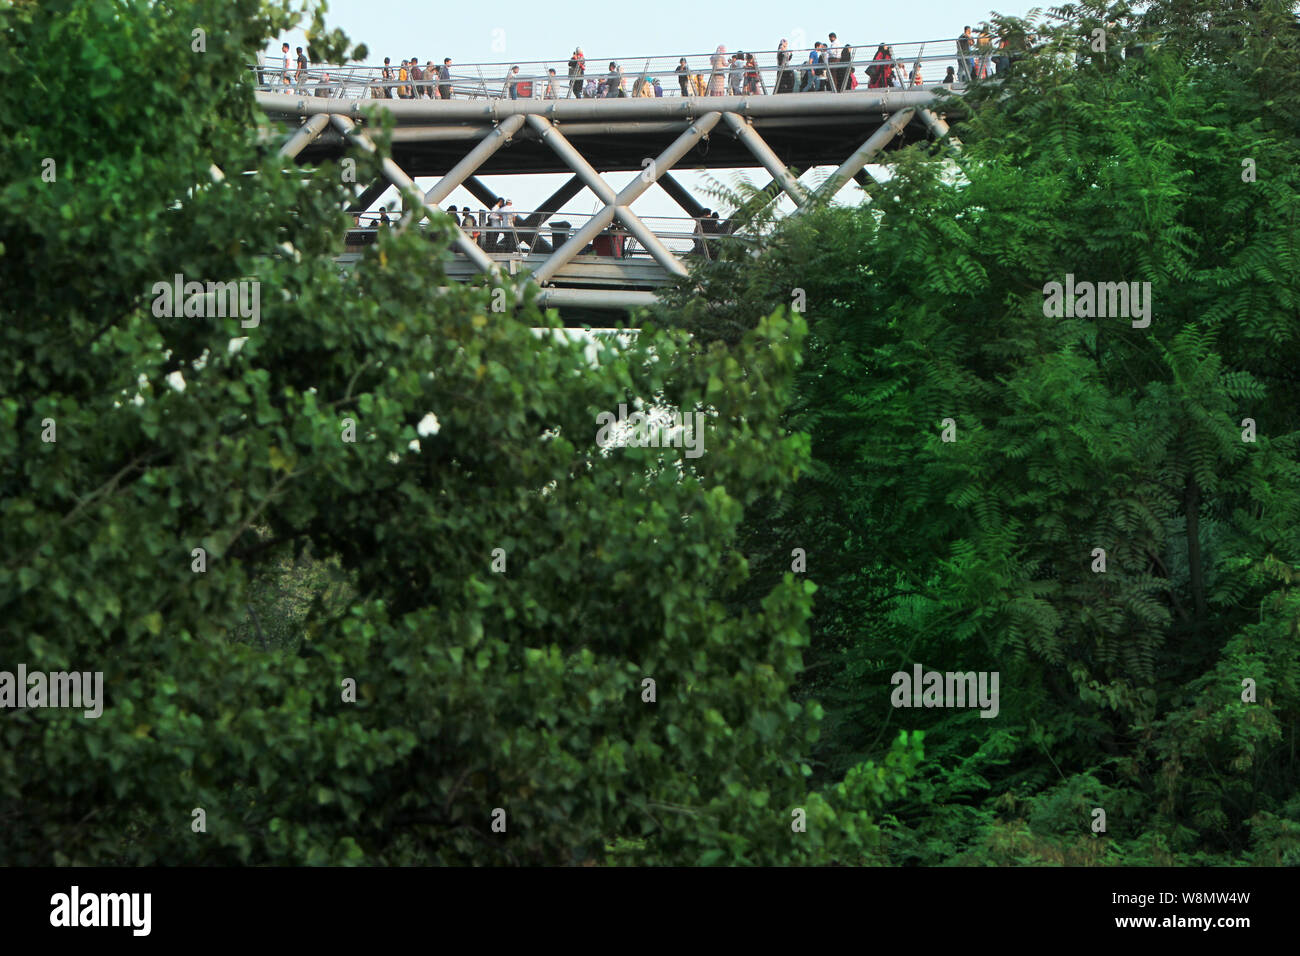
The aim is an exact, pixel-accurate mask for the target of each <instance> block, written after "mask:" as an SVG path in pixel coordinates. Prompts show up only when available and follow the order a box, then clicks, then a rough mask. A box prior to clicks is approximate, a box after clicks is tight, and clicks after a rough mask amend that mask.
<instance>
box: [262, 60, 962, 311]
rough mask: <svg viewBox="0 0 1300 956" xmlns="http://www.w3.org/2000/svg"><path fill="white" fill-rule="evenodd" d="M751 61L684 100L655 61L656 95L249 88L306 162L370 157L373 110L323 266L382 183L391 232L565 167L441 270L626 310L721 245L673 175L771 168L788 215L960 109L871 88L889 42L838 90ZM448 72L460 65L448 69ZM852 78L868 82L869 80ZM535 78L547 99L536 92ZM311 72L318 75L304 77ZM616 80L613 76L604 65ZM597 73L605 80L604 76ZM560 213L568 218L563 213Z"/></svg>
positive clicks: (918, 63) (806, 74)
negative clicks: (455, 203) (617, 177)
mask: <svg viewBox="0 0 1300 956" xmlns="http://www.w3.org/2000/svg"><path fill="white" fill-rule="evenodd" d="M898 46H902V44H899V45H898ZM922 51H923V47H922ZM692 59H695V60H697V61H699V60H706V61H707V59H708V58H707V57H694V58H692ZM765 59H766V61H767V65H766V66H760V67H758V69H756V70H753V71H751V76H750V78H749V79H748V81H746V80H745V78H743V77H741V78H740V84H738V85H739V88H741V89H746V88H747V89H749V90H750V91H751V92H748V93H745V92H742V93H738V94H732V93H730V92H729V88H728V84H729V83H730V82H731V76H730V73H728V75H726V76H725V77H723V78H719V77H718V76H717V73H718V72H719V71H716V70H714V71H710V70H700V71H697V72H699V73H701V74H702V78H705V77H707V78H708V80H709V81H711V82H712V83H713V85H714V86H715V87H721V88H722V91H723V92H722V95H703V96H701V95H694V89H696V87H695V86H694V85H693V84H692V86H691V87H690V89H691V95H680V93H679V84H678V83H677V82H676V78H675V76H674V74H673V72H672V71H671V69H663V70H661V71H660V72H659V73H658V74H653V75H658V76H662V77H666V78H671V79H672V80H673V81H672V82H671V86H672V90H671V92H670V91H669V89H668V88H667V85H666V84H663V82H662V80H661V88H662V89H663V92H664V94H665V95H663V96H655V95H637V96H623V97H620V96H617V95H614V96H609V97H602V98H591V97H586V96H582V97H578V96H575V95H573V93H574V90H573V88H572V85H571V81H570V80H569V78H568V77H566V76H560V77H558V78H557V77H550V78H549V80H543V81H542V82H538V83H536V84H535V85H534V86H533V87H532V88H531V90H530V92H531V93H532V95H530V96H522V95H518V94H519V86H517V85H515V84H516V82H517V81H507V83H506V84H505V85H504V86H503V88H502V89H501V91H500V92H498V93H494V92H492V91H491V90H489V89H488V87H487V85H486V84H485V85H483V86H482V88H481V89H480V90H477V91H474V92H477V93H478V94H479V95H463V96H457V95H456V93H455V91H456V90H459V89H462V87H461V86H460V85H456V86H453V87H452V90H453V95H452V96H451V98H446V99H444V98H442V97H441V96H440V95H438V91H437V89H436V84H437V80H431V81H430V83H429V84H426V85H425V87H424V89H421V88H420V84H419V83H410V82H408V83H407V84H405V85H404V88H403V85H401V84H396V83H393V84H392V86H393V88H394V89H398V90H399V92H403V93H406V94H408V95H407V96H403V97H402V98H390V97H388V96H385V95H383V90H384V85H383V84H382V83H380V82H379V81H378V80H377V79H376V77H377V76H379V75H380V74H379V73H378V68H360V67H350V68H349V67H343V68H330V67H324V68H319V74H320V75H321V76H322V77H323V75H324V74H325V73H329V74H330V80H329V84H330V85H329V86H328V87H326V88H324V89H322V90H320V91H319V92H318V94H317V93H314V92H303V93H299V92H296V91H295V90H294V88H293V86H292V85H277V82H276V80H277V79H282V77H283V74H282V73H280V72H279V71H277V70H275V69H270V70H263V73H264V74H265V73H271V76H270V77H265V76H263V77H261V78H262V79H265V80H266V82H265V83H264V86H263V89H261V90H259V92H258V93H257V94H256V95H257V102H258V105H259V106H260V107H261V109H262V110H263V111H264V112H265V113H266V114H267V115H268V117H269V118H270V119H271V120H272V121H275V122H278V123H283V124H285V125H286V126H288V127H289V128H290V129H291V130H292V132H291V133H290V134H289V135H288V138H287V140H286V139H283V138H282V139H281V140H279V141H278V142H280V147H279V149H280V154H281V155H282V156H283V157H285V158H288V159H296V160H297V161H298V162H301V163H305V164H312V165H314V164H317V163H320V162H323V161H327V160H336V161H337V160H339V159H341V158H343V156H344V154H345V151H346V150H347V149H348V148H349V147H357V148H360V149H361V150H364V151H366V152H372V153H373V152H374V151H375V150H376V147H375V144H374V142H373V141H372V139H371V138H370V136H369V134H368V132H367V131H366V117H367V113H368V112H370V111H371V110H372V109H380V110H386V111H388V112H389V113H391V115H392V119H393V122H394V132H393V138H392V147H391V152H392V155H391V158H386V159H385V160H384V161H383V164H382V168H383V177H382V178H381V179H380V180H379V181H377V182H374V183H363V184H359V193H358V195H357V196H356V199H355V201H354V203H353V204H352V206H351V207H350V211H351V212H353V213H354V214H357V215H358V228H356V229H355V230H353V231H352V232H351V233H350V234H349V239H348V242H349V246H348V251H347V252H345V254H344V255H343V256H342V257H340V261H341V262H344V263H347V262H349V261H355V260H356V259H357V258H358V255H359V247H360V246H361V245H362V244H364V243H365V242H366V241H373V237H374V231H375V225H376V224H375V222H374V220H373V217H372V216H371V215H370V214H369V212H368V211H369V210H370V209H371V207H372V206H373V205H374V204H375V203H376V201H377V200H378V199H379V198H380V196H382V195H383V193H385V192H386V191H387V190H388V188H389V187H390V186H396V187H397V188H398V189H399V191H401V192H402V194H403V196H404V204H405V205H406V207H407V211H406V212H405V213H404V214H403V216H402V218H401V219H400V220H399V221H398V222H397V223H395V226H396V227H397V228H405V227H408V226H409V225H410V224H411V223H412V222H413V221H417V220H422V219H424V217H425V215H426V214H431V213H433V212H435V211H437V210H438V206H439V204H440V203H442V202H443V201H444V200H445V199H446V198H447V197H449V196H450V195H451V194H452V192H453V191H454V190H455V189H457V188H458V187H461V186H463V187H465V189H467V190H468V191H469V192H470V193H471V194H472V195H473V196H474V197H475V198H476V199H478V200H479V201H480V202H481V203H483V204H484V206H487V207H491V206H493V205H494V204H495V203H496V200H497V194H496V193H495V192H494V191H493V190H492V188H491V187H490V186H489V185H488V183H486V182H485V181H484V178H483V177H492V176H513V175H519V174H537V173H549V174H567V176H566V178H565V179H564V180H563V181H562V183H560V185H559V186H558V188H557V189H556V190H555V191H554V192H553V193H552V194H551V195H550V196H549V197H548V198H547V199H546V200H545V201H543V202H542V203H541V204H540V205H539V207H538V208H537V209H535V210H532V211H530V212H528V213H526V214H524V213H517V214H516V216H515V220H514V222H513V224H512V225H511V226H509V227H507V229H505V230H500V231H498V230H496V229H492V228H490V226H489V225H488V224H483V223H479V224H478V225H479V226H480V228H477V229H476V228H474V227H473V226H461V225H459V224H458V226H457V229H458V234H457V236H456V242H455V250H456V253H457V254H456V255H455V256H454V257H453V259H452V261H451V263H450V264H449V266H448V269H447V272H448V275H449V277H451V278H455V279H463V280H470V279H473V278H476V277H478V276H480V275H482V274H489V275H500V274H502V273H505V274H509V275H513V276H523V275H529V276H530V281H531V282H532V283H534V284H535V285H536V286H537V287H538V288H539V295H538V298H539V303H540V304H542V305H550V306H556V307H560V308H581V309H598V310H626V309H634V308H638V307H641V306H644V305H648V304H650V303H651V302H653V301H654V297H655V292H654V290H655V289H656V288H658V287H660V286H663V285H664V284H665V283H667V282H670V281H672V279H673V278H674V277H684V276H687V275H688V274H689V272H688V268H687V264H688V260H689V259H690V257H691V256H709V255H712V254H715V253H716V249H717V244H718V242H720V241H725V239H726V237H725V234H719V233H718V232H716V231H715V232H712V233H710V232H708V231H707V229H708V227H707V226H706V227H705V230H703V231H702V230H701V227H700V225H699V223H700V220H701V217H702V216H703V215H704V207H703V205H702V204H701V203H700V202H699V201H698V200H697V199H696V198H695V197H694V196H692V195H691V193H690V191H689V190H688V189H686V188H685V187H684V186H683V185H682V184H681V183H680V182H679V181H678V180H677V179H676V177H675V176H674V175H673V172H674V171H675V170H681V169H687V170H700V169H735V168H741V169H746V168H749V169H755V170H759V169H761V170H763V171H765V172H766V173H767V174H768V175H769V176H770V177H771V181H770V182H769V184H768V186H767V188H766V189H767V194H768V195H769V196H771V197H776V196H778V195H780V194H782V193H783V194H784V195H786V196H788V197H789V198H790V200H791V201H792V202H793V203H794V205H795V206H796V215H797V214H798V210H799V209H802V208H803V207H805V206H807V205H808V204H809V203H810V202H812V201H814V200H816V199H818V198H823V197H828V196H831V195H834V194H835V193H837V192H838V191H839V190H840V189H841V188H842V187H843V186H844V185H846V184H847V183H848V181H849V180H850V179H856V180H857V181H859V182H862V183H865V182H866V181H867V176H868V174H867V172H866V166H867V164H868V163H872V162H880V161H881V160H882V159H883V158H884V155H885V154H886V153H887V152H888V151H890V150H894V149H898V148H901V147H903V146H906V145H909V144H911V143H915V142H918V141H925V140H929V139H938V138H942V137H944V136H946V135H948V125H947V123H946V121H945V119H944V115H945V114H952V113H954V112H955V111H957V110H958V109H959V108H960V100H954V98H953V94H954V93H956V94H957V95H960V92H961V90H962V87H961V86H958V87H957V88H956V90H955V91H954V89H953V88H952V87H931V88H926V87H923V86H919V85H916V86H901V85H900V86H889V85H883V84H887V83H888V82H889V81H890V80H893V81H894V82H898V81H899V77H900V75H901V74H903V72H904V67H903V66H902V63H903V61H902V59H901V58H899V55H898V54H895V55H894V58H893V59H889V60H886V61H883V62H880V61H870V60H864V61H862V62H855V63H854V65H853V67H852V68H853V69H854V70H855V75H856V76H857V77H858V86H857V87H856V88H853V87H852V86H851V84H850V82H849V80H848V79H847V76H848V74H847V73H841V74H837V73H836V72H835V67H836V65H835V64H829V65H828V66H827V67H825V68H823V74H821V75H819V74H818V73H817V72H816V67H811V66H809V65H808V64H798V63H793V64H791V65H790V66H787V67H784V68H782V67H778V66H776V65H774V64H775V60H776V57H775V53H770V54H767V55H765ZM928 60H941V61H943V62H945V63H951V62H953V57H952V56H951V55H946V56H942V57H932V58H928V57H924V56H922V55H921V53H920V52H918V54H917V56H916V58H915V59H914V60H913V70H916V71H917V72H918V73H919V71H920V69H921V67H922V66H923V64H924V62H925V61H928ZM645 62H646V68H645V69H643V70H642V72H641V75H640V76H639V77H638V78H637V80H636V81H634V82H633V84H632V86H633V88H636V89H638V91H642V90H645V89H648V88H650V85H649V80H648V76H649V75H652V74H650V64H651V60H646V61H645ZM673 62H674V63H675V62H676V59H675V58H674V59H673ZM877 63H878V64H879V65H877ZM800 67H802V69H800ZM459 69H460V70H461V72H462V73H463V72H464V71H465V69H466V68H465V67H461V68H459ZM847 69H850V67H849V66H848V65H847V64H846V65H845V70H847ZM865 69H869V70H870V71H871V73H870V77H868V75H867V74H866V73H865V72H864V70H865ZM963 69H964V67H963ZM977 70H978V65H977ZM479 72H480V74H481V73H482V69H481V68H480V69H479ZM784 72H793V73H794V74H795V76H794V82H793V83H791V80H790V79H789V78H783V73H784ZM752 74H757V77H756V78H755V76H753V75H752ZM595 75H600V76H602V77H603V76H606V75H608V74H606V73H605V71H601V72H600V73H599V74H595ZM975 75H976V76H977V77H978V76H979V73H978V72H977V73H976V74H975ZM546 76H549V74H546ZM516 77H518V74H517V75H516ZM336 78H337V79H336ZM295 79H299V80H301V77H295ZM755 79H757V82H755ZM869 79H870V80H872V81H877V80H879V81H883V83H882V85H874V86H873V85H871V84H870V83H869V82H868V80H869ZM552 81H553V82H554V88H553V91H554V92H555V94H556V95H555V98H554V99H550V98H547V97H548V96H549V95H550V93H551V92H552V89H551V88H550V83H551V82H552ZM324 82H325V81H324V80H323V79H321V80H318V85H320V84H321V83H324ZM518 82H526V81H518ZM617 82H618V85H619V86H623V85H625V81H623V80H622V78H621V77H617ZM746 82H748V84H749V85H748V86H745V85H744V84H745V83H746ZM975 82H979V80H978V79H976V80H975ZM819 83H824V84H825V85H824V88H821V89H811V90H809V91H807V92H785V91H784V90H785V89H787V88H788V87H789V86H791V85H792V86H793V87H794V89H796V90H798V89H799V88H800V86H807V85H811V86H817V85H818V84H819ZM841 84H842V85H841ZM609 85H610V86H611V87H614V86H615V82H614V80H613V79H611V82H610V84H609ZM302 86H303V84H302V83H301V82H300V83H299V87H300V88H301V87H302ZM512 86H514V89H513V92H514V93H515V94H516V95H515V96H514V97H511V96H510V93H511V92H512V89H511V87H512ZM308 88H309V87H308ZM280 89H288V90H290V92H279V91H278V90H280ZM525 89H526V87H525ZM765 89H766V90H772V91H775V90H778V89H780V90H782V92H771V93H764V92H763V90H765ZM271 90H276V92H272V91H271ZM754 90H757V92H753V91H754ZM377 91H378V92H377ZM421 92H424V93H425V95H423V96H421V95H419V94H420V93H421ZM566 94H567V95H566ZM673 94H677V95H673ZM280 135H281V137H283V134H280ZM817 166H833V167H835V169H834V172H832V173H831V174H830V176H829V177H828V178H827V179H825V180H824V181H823V182H821V183H820V184H819V185H816V186H812V185H808V184H806V183H804V182H801V181H800V179H799V178H798V177H797V176H796V171H799V172H800V173H802V172H805V171H807V170H810V169H812V168H813V167H817ZM627 171H634V172H638V173H639V175H637V176H635V177H634V178H633V179H632V181H631V182H630V183H629V184H627V185H626V186H624V187H623V188H621V189H619V190H615V189H614V188H613V187H612V186H611V185H609V183H608V182H606V180H605V178H604V176H605V175H606V174H609V173H617V172H627ZM416 177H419V178H424V179H434V180H435V183H434V185H433V186H432V188H430V189H428V190H424V189H421V188H420V187H419V186H417V185H416V183H415V182H414V180H415V178H416ZM655 185H658V186H659V187H660V188H661V189H662V190H663V191H664V192H665V193H667V195H668V196H669V197H671V198H672V200H673V201H674V202H675V203H676V204H677V205H678V206H680V207H681V209H682V211H683V212H684V213H685V215H684V216H683V217H681V218H680V219H678V220H672V219H666V218H664V217H647V218H645V219H643V218H642V217H641V216H639V215H638V214H637V213H636V212H635V211H634V209H633V205H634V203H636V201H637V200H638V199H640V198H641V197H642V196H644V195H645V194H646V193H647V192H648V191H649V190H650V189H651V188H652V187H653V186H655ZM584 189H586V190H590V191H591V193H592V194H594V196H595V197H596V198H597V199H598V200H599V201H600V203H601V204H602V207H601V208H600V209H599V211H598V212H596V213H595V214H594V215H590V216H584V217H574V216H572V215H571V214H567V213H566V214H565V219H566V223H565V224H564V228H561V226H560V224H557V223H555V222H554V220H555V218H556V217H557V215H558V214H559V213H560V211H561V210H562V209H563V208H564V207H565V205H566V204H568V203H569V202H570V201H571V200H573V199H574V198H575V197H577V196H578V195H579V193H581V192H582V191H583V190H584ZM575 218H576V219H579V220H581V221H578V222H568V220H572V219H575ZM476 232H477V233H478V234H479V235H478V239H477V241H476V239H475V238H474V234H475V233H476Z"/></svg>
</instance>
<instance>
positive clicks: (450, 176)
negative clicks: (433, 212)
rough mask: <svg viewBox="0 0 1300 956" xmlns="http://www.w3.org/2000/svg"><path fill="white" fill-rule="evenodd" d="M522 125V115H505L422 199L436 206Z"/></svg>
mask: <svg viewBox="0 0 1300 956" xmlns="http://www.w3.org/2000/svg"><path fill="white" fill-rule="evenodd" d="M523 125H524V118H523V117H522V116H509V117H506V119H505V120H503V121H502V123H501V125H500V126H498V127H497V128H496V129H495V130H493V131H492V132H491V133H489V134H488V135H487V136H485V137H483V140H482V141H481V142H480V143H479V144H478V145H477V146H475V147H474V148H473V149H471V150H470V151H469V152H468V153H466V154H465V158H464V159H462V160H461V161H460V162H459V163H457V164H456V165H455V166H453V167H452V168H451V169H450V170H449V171H448V172H447V175H446V176H443V177H442V179H440V180H438V182H437V183H436V184H435V185H434V187H433V188H432V189H430V190H429V191H428V192H427V193H425V194H424V201H425V202H426V203H427V204H428V205H430V206H436V205H438V203H440V202H442V201H443V200H444V199H446V198H447V197H448V196H450V195H451V194H452V192H453V191H454V190H455V189H456V187H457V186H459V185H460V184H461V183H463V182H464V181H465V180H466V179H468V178H469V177H471V176H472V175H474V171H475V170H476V169H478V168H479V167H480V166H482V165H483V164H484V163H485V162H487V160H488V157H489V156H491V155H492V154H493V153H495V152H496V151H497V150H498V149H500V148H501V147H502V146H504V145H505V144H506V143H507V142H508V141H509V140H510V137H511V136H513V135H514V134H515V133H517V132H519V129H520V127H522V126H523Z"/></svg>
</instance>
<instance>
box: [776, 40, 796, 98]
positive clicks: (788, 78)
mask: <svg viewBox="0 0 1300 956" xmlns="http://www.w3.org/2000/svg"><path fill="white" fill-rule="evenodd" d="M774 92H776V93H793V92H794V70H792V69H790V44H789V43H788V42H787V41H785V40H782V41H781V43H780V45H779V46H777V48H776V89H775V90H774Z"/></svg>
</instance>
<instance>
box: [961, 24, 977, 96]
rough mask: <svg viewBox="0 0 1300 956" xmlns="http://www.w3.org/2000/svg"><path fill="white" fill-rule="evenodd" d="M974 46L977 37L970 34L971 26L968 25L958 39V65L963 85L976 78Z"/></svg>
mask: <svg viewBox="0 0 1300 956" xmlns="http://www.w3.org/2000/svg"><path fill="white" fill-rule="evenodd" d="M974 46H975V37H974V36H973V35H972V34H971V32H970V24H967V25H966V29H965V30H963V31H962V34H961V36H959V37H958V38H957V65H958V66H959V67H961V81H962V82H963V83H969V82H970V81H971V79H972V78H973V77H974V76H975V58H974V57H972V56H971V53H972V52H974V50H973V48H974Z"/></svg>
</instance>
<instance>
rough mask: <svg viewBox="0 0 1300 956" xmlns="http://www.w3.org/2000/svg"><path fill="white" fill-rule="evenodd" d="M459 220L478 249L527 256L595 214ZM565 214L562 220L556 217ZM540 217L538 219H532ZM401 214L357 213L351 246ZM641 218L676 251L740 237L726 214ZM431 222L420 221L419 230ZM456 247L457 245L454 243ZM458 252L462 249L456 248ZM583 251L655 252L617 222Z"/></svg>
mask: <svg viewBox="0 0 1300 956" xmlns="http://www.w3.org/2000/svg"><path fill="white" fill-rule="evenodd" d="M449 215H455V216H456V221H457V222H458V223H459V224H460V225H461V228H462V229H463V230H464V231H465V233H466V234H467V235H469V236H470V237H471V238H472V239H473V240H474V241H475V243H476V244H477V245H478V246H479V248H481V249H483V250H484V251H485V252H487V253H489V254H496V255H500V256H521V257H522V256H527V255H530V254H539V253H544V254H549V253H550V252H551V251H553V250H554V249H557V248H559V247H560V246H562V245H564V243H565V242H567V241H568V240H569V237H570V236H572V235H573V234H575V233H576V232H577V231H578V230H579V229H581V228H582V227H583V226H584V225H585V224H586V223H587V221H588V220H590V219H591V218H594V214H593V215H587V214H574V213H570V212H564V213H547V212H527V211H520V212H512V213H511V215H510V219H509V221H506V222H502V221H501V219H499V218H494V215H493V213H492V212H491V211H489V210H486V209H479V210H472V209H468V208H466V209H465V210H457V212H456V213H454V214H452V213H450V212H449ZM560 215H563V216H564V217H565V218H564V220H563V221H560V220H558V219H556V218H555V217H557V216H560ZM534 217H536V218H534ZM400 218H401V214H400V213H397V214H396V215H395V216H393V217H391V218H390V217H389V215H388V213H387V212H386V211H381V212H376V213H372V212H365V213H356V214H353V220H354V225H353V226H352V227H351V228H349V229H348V233H347V239H346V242H347V246H348V248H349V250H350V251H355V249H356V247H360V246H364V245H368V244H370V243H373V242H375V241H376V239H377V237H378V235H379V232H380V231H381V230H383V229H386V228H392V227H395V226H396V225H397V222H398V219H400ZM641 220H642V221H643V222H644V223H645V224H646V226H647V227H648V228H649V229H650V231H651V232H653V233H654V234H655V236H657V237H658V238H659V240H660V241H661V242H663V244H664V245H665V246H667V247H668V248H669V249H670V250H671V251H672V252H674V253H675V254H677V255H699V256H704V257H705V258H709V259H713V258H717V254H718V247H719V243H722V242H729V241H736V240H737V239H739V238H740V237H739V236H736V235H734V234H733V233H732V232H731V223H730V221H729V220H726V219H722V218H708V217H699V218H692V217H690V216H642V217H641ZM428 226H429V223H428V221H427V220H424V221H422V222H421V223H420V225H419V227H418V228H420V229H421V230H424V229H427V228H428ZM452 249H453V251H456V250H455V247H454V246H453V247H452ZM456 252H457V254H458V255H463V253H461V252H459V251H456ZM579 255H589V256H603V257H606V258H614V259H642V260H646V259H651V254H650V253H649V252H648V251H647V250H646V249H645V247H643V246H642V245H641V244H640V243H638V242H637V240H636V237H635V236H634V235H633V234H632V233H631V232H629V231H627V230H626V229H623V228H622V227H621V226H618V225H617V224H615V225H611V226H609V227H607V228H606V229H604V230H602V231H601V233H600V234H599V235H598V236H596V238H595V239H594V240H593V241H592V242H590V243H588V244H587V246H586V247H585V248H584V249H583V250H582V252H580V253H579Z"/></svg>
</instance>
